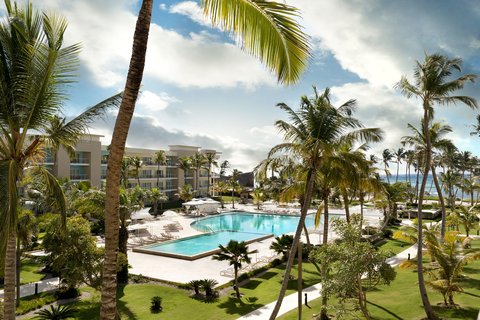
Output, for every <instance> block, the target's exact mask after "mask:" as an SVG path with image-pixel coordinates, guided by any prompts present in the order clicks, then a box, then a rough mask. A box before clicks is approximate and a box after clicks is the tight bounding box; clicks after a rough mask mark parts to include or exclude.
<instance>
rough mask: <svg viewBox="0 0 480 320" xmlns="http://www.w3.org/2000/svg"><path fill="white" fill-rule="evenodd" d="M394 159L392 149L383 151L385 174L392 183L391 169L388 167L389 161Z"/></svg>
mask: <svg viewBox="0 0 480 320" xmlns="http://www.w3.org/2000/svg"><path fill="white" fill-rule="evenodd" d="M392 159H393V154H392V152H391V151H390V149H384V150H383V152H382V162H383V166H384V168H385V176H386V177H387V182H388V183H390V175H391V173H390V170H388V167H389V166H390V165H389V163H390V161H392Z"/></svg>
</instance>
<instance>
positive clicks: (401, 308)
mask: <svg viewBox="0 0 480 320" xmlns="http://www.w3.org/2000/svg"><path fill="white" fill-rule="evenodd" d="M474 247H477V248H480V241H479V240H477V241H475V243H474ZM464 274H465V278H464V279H463V280H461V281H460V283H461V285H462V287H463V288H464V290H465V292H464V293H462V294H457V295H456V296H455V302H456V303H457V304H459V308H457V309H445V308H442V307H440V306H439V305H438V304H440V303H442V302H443V298H442V296H441V295H440V294H439V293H436V292H433V291H432V290H430V289H429V290H428V291H429V294H428V297H429V299H430V302H431V304H432V305H433V306H434V309H435V311H436V312H438V314H439V315H440V316H441V317H442V318H443V319H452V320H454V319H476V317H477V314H478V312H479V309H480V261H475V262H473V263H471V264H470V265H468V266H466V267H465V269H464ZM426 278H428V277H426ZM367 300H368V301H369V305H368V308H369V312H370V314H371V315H372V318H373V319H422V318H424V317H425V313H424V311H423V306H422V302H421V300H420V295H419V292H418V286H417V273H416V272H415V271H414V270H412V269H398V268H397V278H396V279H395V281H394V282H393V283H392V284H391V285H390V286H380V287H378V288H377V290H375V291H372V292H369V293H368V294H367ZM320 304H321V301H320V299H316V300H314V301H311V302H309V306H310V308H308V307H305V306H304V307H303V309H302V310H303V319H311V318H312V315H313V314H318V313H319V311H320ZM358 317H360V318H361V315H360V313H358V314H355V315H352V316H351V318H348V317H347V318H346V319H358ZM279 319H282V320H288V319H292V320H293V319H297V311H296V310H293V311H290V312H289V313H287V314H286V315H284V316H282V317H280V318H279Z"/></svg>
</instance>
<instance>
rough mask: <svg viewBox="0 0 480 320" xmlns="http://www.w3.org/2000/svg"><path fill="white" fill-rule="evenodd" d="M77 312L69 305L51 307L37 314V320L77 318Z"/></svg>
mask: <svg viewBox="0 0 480 320" xmlns="http://www.w3.org/2000/svg"><path fill="white" fill-rule="evenodd" d="M75 313H77V310H75V309H74V308H73V307H72V306H69V305H56V306H54V305H51V306H50V309H43V310H40V311H37V312H35V314H37V316H36V317H35V319H38V320H62V319H68V318H73V317H75Z"/></svg>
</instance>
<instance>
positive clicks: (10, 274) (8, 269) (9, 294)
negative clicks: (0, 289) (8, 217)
mask: <svg viewBox="0 0 480 320" xmlns="http://www.w3.org/2000/svg"><path fill="white" fill-rule="evenodd" d="M16 262H17V255H16V236H15V233H14V232H12V233H11V234H10V236H9V237H8V241H7V250H6V253H5V273H4V277H5V284H4V289H5V291H4V296H3V297H4V302H3V318H4V320H15V278H16V276H15V274H16V264H17V263H16Z"/></svg>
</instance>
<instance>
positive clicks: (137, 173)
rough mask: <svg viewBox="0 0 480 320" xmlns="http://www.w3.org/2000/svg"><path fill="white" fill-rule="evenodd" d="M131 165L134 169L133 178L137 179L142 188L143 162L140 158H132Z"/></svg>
mask: <svg viewBox="0 0 480 320" xmlns="http://www.w3.org/2000/svg"><path fill="white" fill-rule="evenodd" d="M130 165H131V166H132V167H133V169H132V173H133V177H134V178H135V179H137V186H139V187H140V169H141V168H142V167H143V161H142V159H140V157H137V156H135V157H131V158H130Z"/></svg>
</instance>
